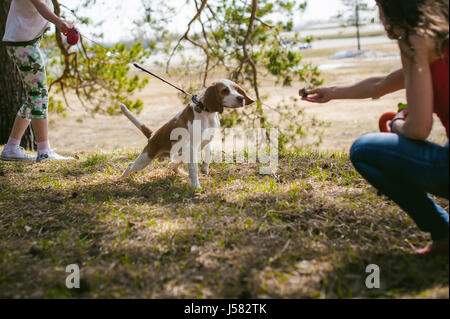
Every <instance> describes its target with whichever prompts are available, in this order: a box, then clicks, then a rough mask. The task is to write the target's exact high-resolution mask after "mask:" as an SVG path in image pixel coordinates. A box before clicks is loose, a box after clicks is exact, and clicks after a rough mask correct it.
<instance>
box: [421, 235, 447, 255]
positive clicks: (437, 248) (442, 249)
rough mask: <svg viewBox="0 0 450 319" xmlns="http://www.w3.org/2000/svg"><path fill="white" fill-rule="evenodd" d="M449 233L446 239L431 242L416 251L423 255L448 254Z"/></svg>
mask: <svg viewBox="0 0 450 319" xmlns="http://www.w3.org/2000/svg"><path fill="white" fill-rule="evenodd" d="M448 248H449V247H448V235H447V237H445V238H444V239H441V240H438V241H434V242H430V243H428V245H426V246H425V247H424V248H422V249H417V250H416V251H415V253H416V254H417V255H423V256H437V255H439V256H448V255H449V254H448Z"/></svg>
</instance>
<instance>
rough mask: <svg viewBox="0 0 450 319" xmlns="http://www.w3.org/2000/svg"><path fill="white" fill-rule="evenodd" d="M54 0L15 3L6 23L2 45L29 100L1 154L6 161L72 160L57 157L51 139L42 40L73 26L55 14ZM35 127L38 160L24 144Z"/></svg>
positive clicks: (27, 0)
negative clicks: (52, 28)
mask: <svg viewBox="0 0 450 319" xmlns="http://www.w3.org/2000/svg"><path fill="white" fill-rule="evenodd" d="M53 11H54V8H53V2H52V0H13V1H11V5H10V8H9V12H8V18H7V20H6V26H5V33H4V35H3V39H2V45H4V46H5V48H6V50H7V52H8V54H9V56H10V58H11V60H12V61H13V62H14V64H15V65H16V66H17V68H18V69H19V71H20V73H21V80H22V82H23V85H24V88H25V91H26V96H27V99H26V101H25V103H24V104H23V105H22V106H21V108H20V110H19V112H18V113H17V116H16V118H15V121H14V124H13V127H12V129H11V134H10V137H9V139H8V143H7V144H6V145H5V147H4V148H3V150H2V152H1V154H0V160H3V161H37V162H41V161H46V160H60V161H64V160H71V158H69V157H63V156H61V155H59V154H57V153H55V152H54V151H53V150H52V149H51V147H50V142H49V139H48V120H47V114H48V101H49V98H48V89H47V78H46V73H45V65H44V59H43V57H42V54H41V51H40V50H39V44H40V40H41V39H42V37H43V35H44V33H45V32H46V30H48V29H49V28H50V24H51V23H53V24H54V25H55V26H56V28H57V32H62V33H64V32H67V31H69V30H70V29H71V28H72V25H71V24H70V23H68V22H67V21H65V20H63V19H61V18H60V17H58V16H56V15H55V14H54V12H53ZM30 122H31V124H32V126H33V131H34V133H35V137H36V144H37V156H32V155H30V154H28V153H26V152H24V150H23V148H21V147H20V140H21V139H22V136H23V134H24V132H25V130H26V129H27V127H28V126H29V124H30Z"/></svg>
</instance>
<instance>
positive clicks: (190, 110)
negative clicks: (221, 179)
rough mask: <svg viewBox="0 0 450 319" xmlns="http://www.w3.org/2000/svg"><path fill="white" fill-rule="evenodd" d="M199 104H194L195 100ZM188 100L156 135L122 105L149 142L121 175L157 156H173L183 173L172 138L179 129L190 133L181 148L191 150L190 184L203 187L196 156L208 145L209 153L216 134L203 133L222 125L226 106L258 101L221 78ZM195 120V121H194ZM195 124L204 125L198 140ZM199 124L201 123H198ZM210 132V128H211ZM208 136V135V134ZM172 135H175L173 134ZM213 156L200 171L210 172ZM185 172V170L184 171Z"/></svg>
mask: <svg viewBox="0 0 450 319" xmlns="http://www.w3.org/2000/svg"><path fill="white" fill-rule="evenodd" d="M195 100H196V101H197V103H194V101H195ZM194 101H193V102H191V103H189V104H188V105H187V106H186V108H185V109H184V110H183V111H181V112H179V113H178V114H177V115H176V116H175V117H174V118H172V119H171V120H170V121H169V122H167V123H166V124H165V125H163V126H162V127H161V128H160V129H159V130H157V131H156V132H155V133H154V134H153V132H152V130H151V129H150V128H148V127H147V126H146V125H145V124H143V123H142V122H141V121H140V120H139V119H138V118H137V117H136V116H135V115H134V114H132V113H131V112H130V111H129V110H128V109H127V107H126V106H125V105H123V104H120V108H121V110H122V113H123V114H124V115H125V116H126V117H127V118H128V119H129V120H130V121H131V122H132V123H133V124H134V125H135V126H136V127H138V128H139V129H140V130H141V131H142V133H143V134H144V135H145V136H146V137H147V138H148V144H147V146H146V147H145V148H144V150H143V152H142V153H141V154H140V155H139V157H138V158H137V159H136V160H135V161H134V162H133V163H131V164H129V165H128V167H127V169H126V170H125V172H124V173H123V174H122V178H126V177H128V176H129V175H130V173H132V172H136V171H140V170H143V169H144V168H145V167H146V166H147V165H148V164H150V162H151V161H152V160H153V159H154V158H157V157H169V156H170V159H171V166H172V167H173V169H174V170H175V171H176V172H177V173H182V172H180V170H179V167H180V165H181V164H182V163H176V162H175V158H174V154H176V155H180V154H178V153H179V152H171V150H172V147H173V146H174V144H176V143H177V142H178V141H177V140H171V135H173V134H172V132H174V130H176V129H185V130H187V132H188V133H189V134H187V138H185V139H184V140H185V145H184V147H183V148H182V150H189V151H190V156H189V158H190V159H189V162H188V170H189V177H190V180H191V185H192V187H193V188H194V189H199V188H201V186H200V182H199V179H198V164H197V163H198V161H197V156H198V153H199V151H201V150H203V149H204V148H208V149H207V151H209V152H210V150H211V148H210V147H211V146H210V142H211V140H212V139H213V137H214V136H204V134H203V133H204V132H205V131H206V130H207V129H218V128H220V121H219V116H218V114H219V113H222V112H223V110H224V108H231V109H236V108H241V107H243V106H245V105H250V104H252V103H253V102H255V100H254V99H252V98H250V97H249V96H248V95H247V93H245V91H244V90H243V89H242V88H241V87H240V86H238V85H237V84H236V83H234V82H232V81H230V80H221V81H218V82H216V83H213V84H212V85H211V86H209V87H208V88H207V89H206V90H204V91H203V92H202V93H200V94H199V95H198V97H196V99H194ZM194 121H195V122H194ZM194 123H200V124H201V126H200V127H201V138H200V139H198V138H197V139H196V138H193V136H194ZM197 125H198V124H197ZM209 132H211V131H209ZM205 135H206V134H205ZM172 137H173V136H172ZM209 154H210V153H209ZM210 161H211V159H210V158H208V156H207V157H206V158H205V159H204V160H203V163H202V165H201V171H202V173H204V174H208V170H209V164H210ZM184 174H185V173H184Z"/></svg>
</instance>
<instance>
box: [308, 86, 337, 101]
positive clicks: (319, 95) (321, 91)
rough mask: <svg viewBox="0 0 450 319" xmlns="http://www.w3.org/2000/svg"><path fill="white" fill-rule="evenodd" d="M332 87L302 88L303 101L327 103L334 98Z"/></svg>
mask: <svg viewBox="0 0 450 319" xmlns="http://www.w3.org/2000/svg"><path fill="white" fill-rule="evenodd" d="M331 93H332V88H328V87H321V88H317V89H314V90H300V96H302V100H303V101H308V102H311V103H327V102H329V101H331V100H332V99H333V97H332V94H331Z"/></svg>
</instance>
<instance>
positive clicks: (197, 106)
mask: <svg viewBox="0 0 450 319" xmlns="http://www.w3.org/2000/svg"><path fill="white" fill-rule="evenodd" d="M78 32H79V31H78ZM79 34H80V36H82V37H83V38H85V39H86V40H88V41H91V42H92V43H94V44H96V45H98V46H100V47H102V48H103V49H104V50H105V51H107V52H109V50H108V49H107V48H105V47H104V46H103V45H101V44H100V43H98V42H96V41H94V40H92V39H89V38H88V37H86V36H85V35H84V34H82V33H81V32H79ZM114 55H115V56H118V57H119V58H121V59H122V60H124V61H126V62H127V63H130V62H131V61H130V60H127V59H125V58H124V57H122V56H121V55H120V54H114ZM133 66H134V67H135V68H137V69H139V70H141V71H143V72H145V73H148V74H150V75H151V76H153V77H155V78H157V79H158V80H160V81H162V82H164V83H166V84H168V85H170V86H171V87H173V88H175V89H177V90H178V91H180V92H181V93H183V94H185V95H187V96H190V97H191V100H192V102H193V103H194V104H195V111H196V112H198V113H201V112H203V111H205V110H206V111H208V109H207V108H206V107H205V106H204V105H203V103H202V102H201V101H200V100H199V99H198V98H197V95H194V94H191V93H189V92H186V91H185V90H183V89H181V88H179V87H177V86H175V85H173V84H172V83H170V82H169V81H167V80H165V79H163V78H162V77H160V76H158V75H156V74H154V73H152V72H150V71H149V70H146V69H144V68H143V67H141V66H140V65H139V64H137V63H133Z"/></svg>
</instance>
